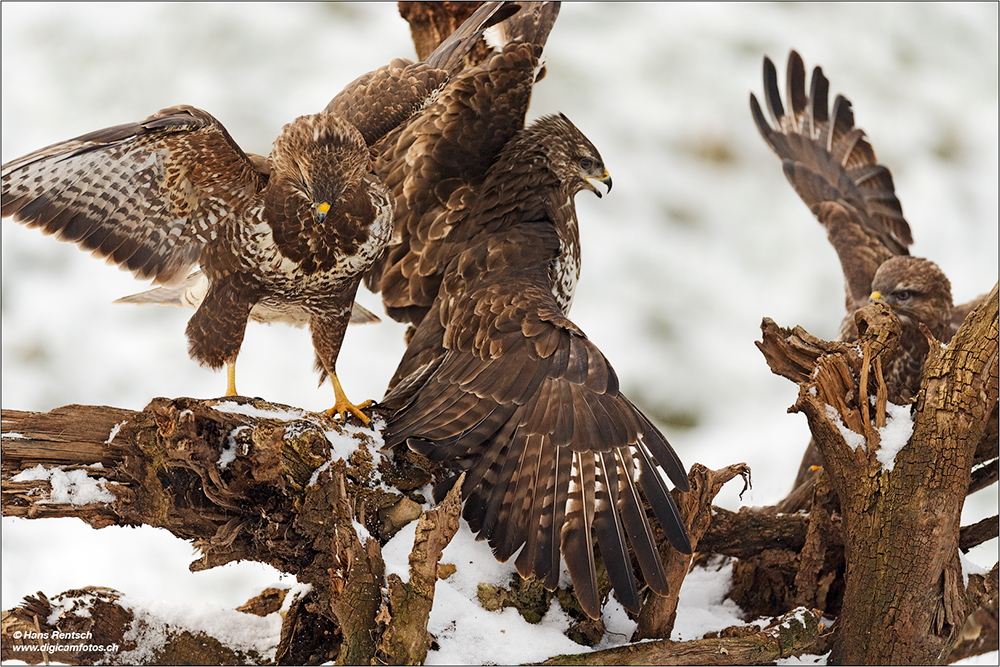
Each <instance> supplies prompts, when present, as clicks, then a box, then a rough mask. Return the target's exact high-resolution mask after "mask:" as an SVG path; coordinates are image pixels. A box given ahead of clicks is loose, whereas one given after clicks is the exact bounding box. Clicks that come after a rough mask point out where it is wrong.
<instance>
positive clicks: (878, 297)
mask: <svg viewBox="0 0 1000 667" xmlns="http://www.w3.org/2000/svg"><path fill="white" fill-rule="evenodd" d="M873 301H881V302H882V303H884V304H885V305H887V306H889V307H890V308H899V304H896V303H892V302H891V301H887V300H886V298H885V297H883V296H882V293H881V292H879V291H878V290H875V291H874V292H872V293H871V294H869V295H868V303H871V302H873Z"/></svg>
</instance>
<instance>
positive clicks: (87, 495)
mask: <svg viewBox="0 0 1000 667" xmlns="http://www.w3.org/2000/svg"><path fill="white" fill-rule="evenodd" d="M102 467H103V466H102ZM37 480H48V482H49V486H51V487H52V492H51V493H50V494H49V497H48V499H46V500H42V501H39V502H41V503H52V504H59V505H90V504H91V503H112V502H114V501H115V495H114V494H113V493H111V492H110V491H108V489H107V487H106V486H105V484H107V483H108V480H107V479H105V478H104V477H101V478H99V479H94V478H92V477H90V476H88V475H87V471H86V470H83V469H81V468H78V469H76V470H70V471H68V472H67V471H65V470H63V469H62V468H45V467H44V466H43V465H42V464H38V465H37V466H35V467H34V468H28V469H27V470H24V471H21V472H20V473H18V474H16V475H14V476H13V477H12V478H11V481H14V482H31V481H37Z"/></svg>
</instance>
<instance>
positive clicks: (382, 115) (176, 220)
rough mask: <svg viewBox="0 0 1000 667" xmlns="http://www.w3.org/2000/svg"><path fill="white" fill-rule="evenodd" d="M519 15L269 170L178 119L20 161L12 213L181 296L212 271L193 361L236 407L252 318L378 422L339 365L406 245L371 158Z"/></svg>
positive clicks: (299, 123)
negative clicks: (389, 253)
mask: <svg viewBox="0 0 1000 667" xmlns="http://www.w3.org/2000/svg"><path fill="white" fill-rule="evenodd" d="M512 11H514V8H510V7H506V6H505V5H504V4H503V3H490V4H488V5H486V6H484V7H482V8H481V9H480V10H478V11H477V12H475V13H474V14H473V16H472V17H470V18H469V20H468V21H466V22H465V23H464V24H463V25H462V26H461V27H460V28H459V30H458V31H456V33H455V35H453V36H452V37H450V38H449V39H447V40H445V42H443V43H442V44H441V46H440V47H439V48H438V49H437V50H436V51H435V52H434V53H433V54H431V56H430V58H429V59H428V63H420V64H418V65H413V66H411V67H409V68H405V71H399V69H398V68H395V69H394V65H390V66H387V67H386V68H383V69H382V70H377V71H376V72H374V73H372V74H369V75H366V77H361V79H359V80H357V81H355V82H354V84H352V85H351V86H349V87H348V88H347V89H345V90H344V91H343V92H342V93H341V94H340V95H339V96H338V99H339V100H340V101H341V106H342V108H343V109H344V113H343V114H337V113H321V114H318V115H313V116H303V117H301V118H298V119H296V120H295V121H293V122H292V123H289V124H288V125H287V126H285V128H284V129H283V130H282V132H281V134H280V135H279V136H278V138H277V140H275V143H274V147H273V149H272V152H271V154H270V156H269V157H268V158H266V159H265V158H262V157H260V156H256V155H250V154H247V153H244V152H243V151H242V150H241V149H240V148H239V146H237V145H236V143H235V142H234V141H233V139H232V138H231V137H230V136H229V133H228V132H226V130H225V128H224V127H223V126H222V125H221V124H220V123H219V122H218V121H217V120H216V119H215V118H213V117H212V116H211V115H209V114H208V113H206V112H204V111H201V110H199V109H195V108H193V107H188V106H179V107H173V108H170V109H165V110H163V111H160V112H158V113H156V114H154V115H153V116H151V117H149V118H148V119H146V120H145V121H142V122H139V123H129V124H126V125H120V126H117V127H113V128H108V129H105V130H99V131H97V132H93V133H90V134H87V135H84V136H82V137H78V138H77V139H73V140H70V141H67V142H63V143H60V144H55V145H53V146H50V147H48V148H44V149H42V150H40V151H37V152H35V153H32V154H31V155H28V156H25V157H23V158H20V159H17V160H14V161H12V162H10V163H8V164H5V165H3V195H2V197H3V199H2V207H3V209H2V210H3V215H4V216H8V215H12V216H14V219H15V220H16V221H18V222H22V223H24V224H26V225H28V226H30V227H39V228H41V229H42V231H43V232H45V233H47V234H53V235H55V236H56V237H57V238H59V239H60V240H65V241H72V242H74V243H76V244H77V245H79V246H80V247H81V248H83V249H86V250H90V251H92V252H93V253H94V254H95V255H97V256H99V257H104V258H107V259H108V261H109V262H112V263H115V264H118V265H120V266H122V267H124V268H127V269H129V270H130V271H132V272H133V274H134V275H135V276H136V277H138V278H143V279H153V280H154V281H155V282H157V283H161V284H166V285H168V286H169V285H175V284H177V283H181V282H183V281H185V279H186V278H187V276H188V272H189V271H190V270H191V269H192V268H193V267H194V266H195V265H196V264H200V266H201V269H202V271H203V274H202V275H203V276H204V278H205V282H201V279H200V278H194V279H191V280H189V281H188V285H189V287H191V288H192V290H193V291H191V292H188V291H185V292H183V293H182V294H181V301H182V302H183V301H185V300H186V301H189V302H192V303H193V301H194V300H198V301H199V304H198V305H197V310H196V312H195V314H194V316H193V317H192V318H191V320H190V322H189V323H188V327H187V335H188V340H189V343H190V352H191V356H192V357H193V358H195V359H197V360H198V361H200V362H201V363H203V364H206V365H208V366H210V367H212V368H221V367H222V366H223V365H224V364H225V365H228V366H229V369H230V374H229V379H230V380H229V388H228V391H229V393H231V394H235V393H236V389H235V382H234V378H233V368H234V363H235V361H236V357H237V355H238V353H239V349H240V346H241V344H242V341H243V335H244V332H245V328H246V323H247V319H248V318H249V317H253V316H254V313H255V312H256V314H257V318H258V319H264V320H269V321H273V320H281V319H283V318H286V317H287V318H290V319H292V320H298V321H302V320H304V319H307V320H308V322H309V326H310V329H311V332H312V339H313V345H314V347H315V350H316V356H317V367H318V369H319V370H320V371H321V374H322V376H323V378H325V376H326V375H329V376H330V377H331V380H332V382H333V385H334V390H335V394H336V403H335V405H334V408H333V410H335V411H337V412H340V413H342V414H344V413H346V412H351V413H353V414H355V415H357V416H358V417H359V418H360V419H362V421H364V422H365V423H367V422H368V418H367V417H366V416H365V415H364V414H363V413H361V411H360V409H359V407H358V406H355V405H354V404H353V403H351V402H350V401H349V400H348V399H347V397H346V396H345V395H344V392H343V389H342V388H341V386H340V382H339V380H338V379H337V375H336V372H335V365H336V360H337V356H338V354H339V352H340V347H341V344H342V343H343V337H344V332H345V330H346V327H347V324H348V321H349V320H350V317H351V310H352V303H353V301H354V295H355V293H356V291H357V288H358V285H359V284H360V281H361V278H362V275H363V274H364V272H365V271H366V270H367V269H368V267H370V266H371V264H372V262H373V261H374V260H375V259H376V257H378V255H379V254H380V253H381V252H382V249H383V248H384V246H385V243H386V242H387V241H388V239H389V237H390V235H391V233H392V201H391V198H390V194H389V191H388V189H387V188H386V187H385V186H384V185H383V184H382V183H381V181H380V180H379V179H378V177H377V176H376V175H375V174H374V173H373V163H372V158H373V153H372V151H371V150H370V148H371V147H372V146H373V145H374V144H375V143H376V142H377V141H378V140H379V139H381V138H382V136H383V135H385V134H386V133H387V132H388V131H390V130H391V129H392V128H393V127H395V125H397V124H398V123H399V122H401V121H403V120H405V119H406V118H408V117H409V116H410V115H412V113H413V112H414V110H416V109H419V108H422V107H423V106H424V105H425V104H426V103H427V100H428V99H429V98H431V97H432V96H433V95H434V94H435V91H436V89H437V88H438V87H439V86H440V85H442V83H443V82H445V81H446V80H447V78H448V76H450V75H451V74H452V73H454V72H457V71H458V70H460V69H461V59H462V56H463V55H464V53H465V52H466V51H467V50H468V49H469V48H471V46H472V45H473V44H474V43H475V42H476V41H478V39H479V37H480V35H481V34H482V31H483V30H484V29H486V28H487V27H489V26H490V25H492V24H493V23H495V22H496V21H497V20H501V19H502V18H503V17H504V16H506V15H509V14H510V13H511V12H512ZM505 12H506V14H505ZM394 63H395V61H394ZM380 73H387V74H386V75H385V76H379V74H380ZM201 288H204V290H205V291H204V294H203V295H199V294H197V291H198V290H199V289H201ZM321 381H322V379H321Z"/></svg>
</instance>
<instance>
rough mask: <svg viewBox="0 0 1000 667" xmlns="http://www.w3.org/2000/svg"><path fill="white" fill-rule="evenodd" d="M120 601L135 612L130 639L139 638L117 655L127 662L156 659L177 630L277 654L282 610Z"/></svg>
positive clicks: (237, 647) (232, 646) (270, 655)
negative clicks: (252, 611) (259, 613)
mask: <svg viewBox="0 0 1000 667" xmlns="http://www.w3.org/2000/svg"><path fill="white" fill-rule="evenodd" d="M119 603H121V604H123V605H124V606H126V607H128V608H130V609H131V610H132V612H133V614H134V616H135V618H134V620H133V621H132V624H131V626H130V627H129V629H128V630H127V631H126V633H125V636H124V640H125V642H126V643H130V642H137V644H138V646H137V647H136V649H135V650H133V651H129V652H127V653H122V654H120V655H118V656H116V658H117V659H118V660H119V661H121V662H123V663H125V664H127V663H128V662H130V661H133V662H135V663H136V664H142V663H143V662H148V661H149V660H150V659H152V658H153V657H154V656H155V655H156V653H157V652H158V651H159V650H160V649H161V648H162V647H163V646H164V644H165V643H166V641H167V638H168V636H169V635H170V634H171V633H174V632H182V631H185V630H187V631H189V632H192V633H204V634H206V635H208V636H210V637H213V638H215V639H217V640H219V641H220V642H221V643H222V644H223V645H224V646H226V647H228V648H230V649H233V650H236V651H254V652H257V653H259V654H261V655H262V656H264V657H265V658H271V659H273V658H274V651H275V649H276V648H277V646H278V640H279V639H280V635H281V620H282V619H281V614H279V613H277V612H275V613H272V614H268V615H267V616H263V617H261V616H256V615H254V614H245V613H243V612H239V611H235V610H233V609H225V608H224V607H221V606H216V605H208V604H205V605H198V604H191V603H183V604H178V603H173V602H157V601H153V600H145V599H139V598H134V597H132V596H123V597H121V598H119Z"/></svg>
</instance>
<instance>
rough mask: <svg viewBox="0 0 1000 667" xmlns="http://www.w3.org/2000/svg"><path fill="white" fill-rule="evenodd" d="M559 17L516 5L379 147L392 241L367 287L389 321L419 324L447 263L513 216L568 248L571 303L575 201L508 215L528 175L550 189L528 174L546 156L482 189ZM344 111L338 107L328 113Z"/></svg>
mask: <svg viewBox="0 0 1000 667" xmlns="http://www.w3.org/2000/svg"><path fill="white" fill-rule="evenodd" d="M558 11H559V4H558V3H538V2H534V3H521V8H520V10H519V11H518V12H517V13H516V14H515V15H513V16H511V17H509V18H506V19H505V20H503V21H501V22H499V23H498V24H497V25H496V26H495V27H493V28H492V34H491V35H490V36H491V40H490V41H491V42H492V43H493V44H495V48H496V49H497V50H496V51H494V52H493V53H491V54H490V55H489V56H488V57H487V58H486V60H484V61H483V62H481V63H480V64H478V65H476V66H475V67H471V68H468V69H466V70H464V71H462V72H460V73H458V74H456V75H455V76H454V77H453V78H452V79H451V80H449V81H448V82H447V84H446V85H444V86H443V87H442V88H441V90H440V91H439V92H438V93H437V95H436V97H434V98H433V100H432V101H431V102H430V103H429V104H428V105H427V106H426V107H425V108H423V109H421V110H420V111H419V112H418V113H416V114H414V115H413V116H412V117H411V118H410V119H409V120H408V121H407V122H405V123H402V124H401V125H400V126H399V127H397V128H396V129H395V130H393V131H392V132H390V133H389V134H388V135H387V136H386V137H385V139H383V140H382V141H381V142H379V143H378V144H377V148H378V151H379V157H378V160H377V161H376V163H375V173H377V174H378V175H379V176H380V177H381V178H382V180H383V182H385V184H386V186H387V187H388V188H389V190H390V191H391V192H392V194H393V198H394V199H395V232H394V234H393V238H392V240H391V241H390V243H389V246H388V248H387V251H386V254H385V256H384V257H383V258H382V259H381V260H380V261H379V262H377V263H376V264H375V266H374V267H373V269H372V270H371V272H370V273H369V275H368V276H367V277H366V284H367V285H368V287H369V288H370V289H372V290H373V291H376V292H377V291H379V290H381V291H382V299H383V304H384V305H385V308H386V312H387V313H388V314H389V315H390V316H391V317H392V318H394V319H396V320H399V321H401V322H409V323H411V324H414V325H416V324H418V323H419V322H420V320H421V319H422V318H423V316H424V314H426V313H427V311H428V310H429V309H430V307H431V304H432V303H433V301H434V299H435V297H436V296H437V293H438V287H439V286H440V284H441V278H442V275H443V273H444V268H445V267H446V266H447V265H448V263H449V262H450V261H451V259H452V258H453V257H455V256H456V255H457V254H459V253H460V252H461V251H462V250H463V249H464V248H465V246H466V245H467V244H468V243H469V242H470V241H471V240H472V239H473V238H474V237H475V236H476V235H477V234H478V233H480V232H481V231H484V230H486V231H489V230H490V229H492V228H496V226H497V225H499V224H504V223H505V222H507V221H508V220H507V219H508V218H509V217H510V216H511V215H514V216H515V217H518V216H520V218H521V219H529V218H530V216H532V215H534V216H541V217H536V219H542V217H544V218H545V219H549V220H552V221H553V222H555V223H556V224H557V226H558V227H559V229H560V230H562V232H561V233H562V234H563V238H564V240H565V243H566V244H567V253H566V255H565V256H564V257H563V259H562V260H561V262H562V265H563V266H564V267H565V269H566V270H565V272H564V274H565V280H564V281H563V283H564V287H563V288H562V289H563V290H564V292H566V294H564V295H563V297H562V298H563V299H564V300H566V301H567V303H568V300H569V299H570V298H571V297H570V295H569V294H571V288H572V284H575V277H576V272H577V270H578V268H579V236H578V233H577V231H576V213H575V209H574V206H573V201H572V195H571V194H569V193H568V192H564V191H558V190H556V189H553V190H551V194H552V196H551V198H550V199H549V200H547V201H545V202H540V201H536V202H534V203H533V204H532V206H533V207H534V210H532V211H528V210H523V207H521V208H520V209H517V210H514V209H512V208H511V207H512V206H513V207H517V202H516V201H515V200H513V199H512V198H511V197H510V196H509V195H508V194H507V193H506V192H505V191H504V189H505V188H507V187H510V186H512V185H513V186H515V187H521V184H520V181H521V180H522V179H524V178H526V177H529V176H527V173H526V172H527V171H529V170H530V171H532V175H531V176H530V178H535V177H536V175H537V176H544V178H545V179H546V184H548V183H554V182H556V180H558V178H559V177H560V175H555V174H546V173H544V172H543V171H541V170H536V169H533V168H532V167H531V166H530V165H531V163H532V162H534V161H537V160H538V159H541V158H542V155H543V154H542V153H539V154H538V155H537V156H535V155H527V154H525V155H521V156H517V157H516V158H514V159H511V160H510V161H509V163H508V165H507V166H508V167H509V169H511V171H510V173H509V174H507V175H505V176H502V177H494V178H493V179H492V180H491V181H490V183H489V184H487V182H486V181H487V171H488V170H489V169H491V168H492V167H493V166H494V165H495V164H496V162H497V158H498V156H499V155H500V152H501V150H502V149H503V148H504V146H506V145H507V144H508V142H509V141H511V139H512V138H513V137H515V135H517V134H518V133H519V132H520V131H521V130H523V129H524V118H525V114H526V113H527V110H528V103H529V101H530V99H531V90H532V86H533V84H534V82H535V79H536V76H537V75H538V72H539V68H540V67H541V63H540V59H541V55H542V49H543V47H544V45H545V41H546V39H547V38H548V34H549V31H550V30H551V28H552V25H553V23H554V22H555V19H556V16H557V14H558ZM439 48H440V47H439ZM341 107H342V104H340V103H339V101H338V99H337V98H335V99H334V100H333V101H332V102H331V103H330V105H329V106H328V107H327V110H328V111H333V110H339V109H340V108H341ZM551 122H553V121H549V123H551ZM545 131H546V130H545V129H543V128H542V127H539V129H538V130H537V132H538V133H539V134H541V133H544V132H545ZM581 136H582V135H581ZM537 148H538V147H537V146H536V147H535V149H537ZM595 152H596V151H595ZM578 157H579V159H581V160H586V161H587V162H585V163H583V169H584V171H585V172H586V177H592V178H597V179H600V180H603V181H605V183H606V184H608V185H610V183H611V181H610V178H609V177H608V175H607V173H606V172H604V171H603V167H602V166H600V164H599V161H596V160H595V159H593V158H592V157H586V156H583V155H580V156H578ZM588 187H589V186H588ZM595 192H597V190H596V189H595ZM504 207H506V208H504ZM525 215H528V216H529V218H525V217H524V216H525Z"/></svg>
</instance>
